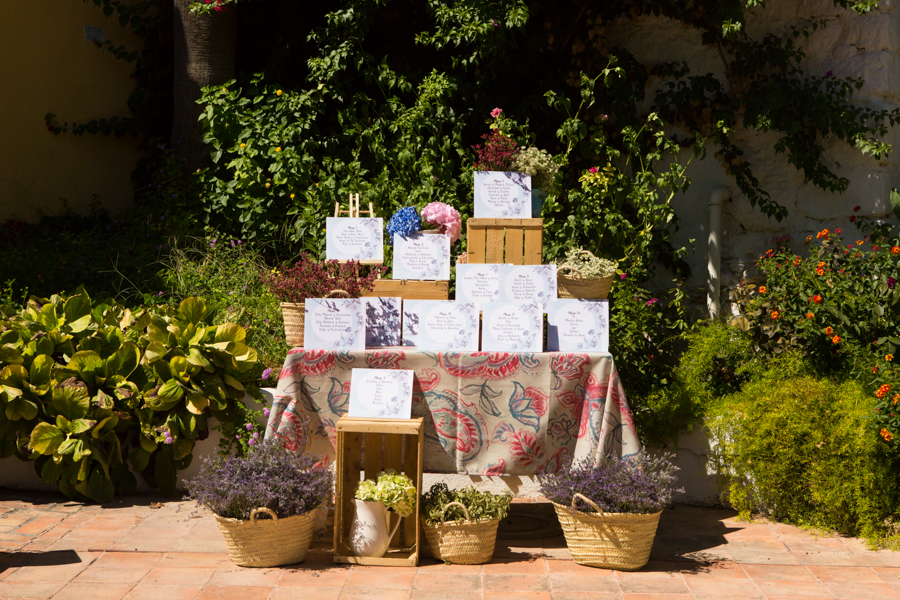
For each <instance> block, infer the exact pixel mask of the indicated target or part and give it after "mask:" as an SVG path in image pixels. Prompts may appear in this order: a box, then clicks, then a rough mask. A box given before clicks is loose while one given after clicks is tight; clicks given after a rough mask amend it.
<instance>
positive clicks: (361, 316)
mask: <svg viewBox="0 0 900 600" xmlns="http://www.w3.org/2000/svg"><path fill="white" fill-rule="evenodd" d="M303 347H304V348H305V349H306V350H365V349H366V312H365V304H364V303H363V301H362V299H361V298H307V299H306V320H305V322H304V323H303Z"/></svg>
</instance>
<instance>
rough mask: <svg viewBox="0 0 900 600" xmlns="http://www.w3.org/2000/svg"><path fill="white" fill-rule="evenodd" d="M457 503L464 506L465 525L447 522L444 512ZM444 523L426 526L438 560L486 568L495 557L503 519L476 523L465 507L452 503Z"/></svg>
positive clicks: (463, 523) (429, 544)
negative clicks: (498, 530)
mask: <svg viewBox="0 0 900 600" xmlns="http://www.w3.org/2000/svg"><path fill="white" fill-rule="evenodd" d="M454 504H455V505H457V506H460V507H462V509H463V512H464V513H465V514H466V520H465V522H463V521H451V522H450V523H445V522H443V518H444V513H445V512H447V509H448V508H449V507H451V506H453V505H454ZM441 521H442V522H441V523H440V524H439V525H429V524H427V523H423V524H422V527H423V528H424V529H425V539H427V540H428V546H429V547H430V548H431V553H432V555H434V557H435V558H436V559H438V560H442V561H444V562H448V563H453V564H456V565H483V564H484V563H486V562H488V561H489V560H491V558H493V557H494V545H495V544H496V542H497V526H498V525H500V519H490V520H484V521H472V518H471V517H470V516H469V511H468V510H466V507H465V506H463V505H462V504H461V503H459V502H450V503H449V504H447V506H445V507H444V510H443V512H442V513H441Z"/></svg>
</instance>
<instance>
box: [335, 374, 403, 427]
mask: <svg viewBox="0 0 900 600" xmlns="http://www.w3.org/2000/svg"><path fill="white" fill-rule="evenodd" d="M413 374H414V373H413V371H410V370H406V369H353V370H352V371H351V372H350V399H349V404H350V406H349V408H348V412H347V416H348V417H354V418H358V419H409V418H410V417H411V415H412V388H413Z"/></svg>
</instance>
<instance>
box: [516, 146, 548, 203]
mask: <svg viewBox="0 0 900 600" xmlns="http://www.w3.org/2000/svg"><path fill="white" fill-rule="evenodd" d="M512 168H513V170H515V171H519V172H521V173H525V174H527V175H530V176H531V185H532V187H534V188H535V189H539V190H544V191H545V192H548V193H550V194H555V193H556V192H557V191H558V190H557V187H556V174H557V173H558V172H559V165H558V164H556V163H554V162H553V157H552V156H550V153H549V152H547V151H546V150H540V149H538V148H523V149H522V150H521V151H520V152H519V153H518V154H517V155H516V157H515V158H514V159H513V161H512Z"/></svg>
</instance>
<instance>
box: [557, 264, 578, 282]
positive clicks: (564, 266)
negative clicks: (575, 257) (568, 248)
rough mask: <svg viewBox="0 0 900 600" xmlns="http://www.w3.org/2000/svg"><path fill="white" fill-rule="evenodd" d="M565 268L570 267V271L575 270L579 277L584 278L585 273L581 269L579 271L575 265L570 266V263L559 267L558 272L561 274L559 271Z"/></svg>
mask: <svg viewBox="0 0 900 600" xmlns="http://www.w3.org/2000/svg"><path fill="white" fill-rule="evenodd" d="M563 269H569V270H570V271H575V273H576V274H577V275H578V278H579V279H584V275H582V274H581V271H579V270H578V269H576V268H575V267H570V266H569V265H562V266H560V267H557V268H556V274H557V275H559V272H560V271H562V270H563Z"/></svg>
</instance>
